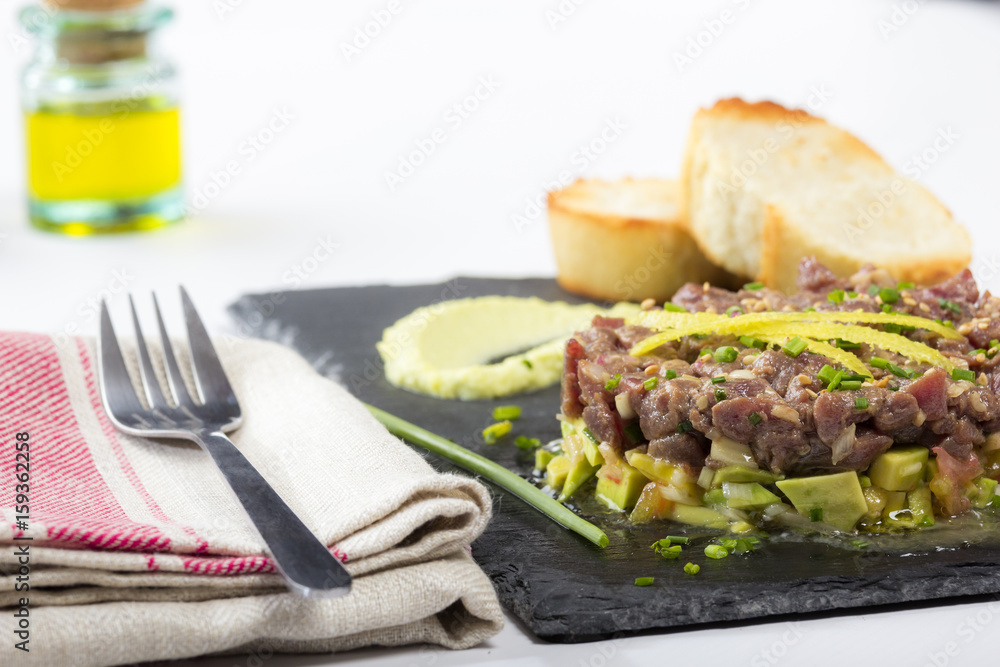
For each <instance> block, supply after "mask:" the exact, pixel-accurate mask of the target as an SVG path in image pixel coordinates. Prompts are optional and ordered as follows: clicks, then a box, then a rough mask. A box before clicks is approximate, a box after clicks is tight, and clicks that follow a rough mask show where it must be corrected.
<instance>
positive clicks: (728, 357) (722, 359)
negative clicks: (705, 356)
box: [715, 345, 739, 364]
mask: <svg viewBox="0 0 1000 667" xmlns="http://www.w3.org/2000/svg"><path fill="white" fill-rule="evenodd" d="M738 355H739V352H737V351H736V348H735V347H731V346H729V345H726V346H725V347H720V348H719V349H717V350H716V351H715V360H716V361H718V362H719V363H720V364H728V363H729V362H732V361H736V357H737V356H738Z"/></svg>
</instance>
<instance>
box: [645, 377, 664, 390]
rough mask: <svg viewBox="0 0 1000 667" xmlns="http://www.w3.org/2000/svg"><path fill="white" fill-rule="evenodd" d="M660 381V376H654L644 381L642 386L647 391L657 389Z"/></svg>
mask: <svg viewBox="0 0 1000 667" xmlns="http://www.w3.org/2000/svg"><path fill="white" fill-rule="evenodd" d="M659 381H660V378H658V377H655V376H654V377H651V378H649V379H648V380H646V381H645V382H643V383H642V386H643V388H644V389H645V390H646V391H652V390H653V389H656V385H657V384H658V383H659Z"/></svg>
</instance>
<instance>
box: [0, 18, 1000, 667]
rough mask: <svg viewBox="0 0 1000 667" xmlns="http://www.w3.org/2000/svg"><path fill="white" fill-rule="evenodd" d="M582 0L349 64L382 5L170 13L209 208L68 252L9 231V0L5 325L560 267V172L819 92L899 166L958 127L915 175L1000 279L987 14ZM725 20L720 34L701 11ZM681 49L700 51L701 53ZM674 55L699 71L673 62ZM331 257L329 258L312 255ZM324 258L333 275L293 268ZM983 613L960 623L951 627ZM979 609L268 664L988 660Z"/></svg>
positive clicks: (992, 40) (37, 325) (664, 154)
mask: <svg viewBox="0 0 1000 667" xmlns="http://www.w3.org/2000/svg"><path fill="white" fill-rule="evenodd" d="M578 2H580V4H579V6H577V5H575V4H573V3H572V2H571V1H570V0H565V1H564V2H562V3H561V4H560V2H559V0H536V1H529V0H517V1H509V0H508V1H507V2H499V1H495V2H473V1H469V0H466V1H460V0H454V1H450V2H448V1H440V0H414V1H413V2H406V1H405V0H403V1H402V2H400V4H399V5H398V12H397V13H396V14H395V15H392V18H391V21H389V22H388V24H387V25H386V26H385V27H384V28H381V29H380V30H378V31H375V30H374V29H372V30H371V32H373V33H374V32H377V34H376V35H375V36H374V37H372V38H370V40H369V43H368V44H367V45H365V46H364V48H362V49H360V53H355V54H353V55H351V56H350V57H349V58H348V56H347V55H345V53H344V47H343V45H344V44H350V43H351V41H352V40H354V39H355V37H356V29H361V30H364V28H365V25H366V23H368V22H369V21H371V20H372V16H373V14H372V13H373V12H378V11H383V10H385V9H386V8H387V7H388V6H389V3H388V0H379V1H375V2H370V1H365V2H319V1H318V0H313V1H306V0H285V1H284V2H280V3H279V2H268V3H265V2H263V0H242V1H240V0H229V2H228V5H224V4H223V2H213V1H210V0H200V1H195V0H176V1H175V2H174V3H173V4H174V5H175V6H176V7H177V9H178V20H177V21H176V23H175V24H174V25H173V27H172V28H171V29H170V31H169V34H168V35H166V37H167V39H166V47H167V49H168V51H169V52H170V53H171V54H172V56H173V58H174V59H175V61H176V62H177V63H178V64H179V65H180V67H181V70H182V74H183V86H184V118H183V120H184V134H185V137H184V139H185V143H184V148H185V163H186V173H187V177H186V180H187V186H188V197H189V200H190V201H191V203H192V204H193V205H195V206H197V207H198V208H203V210H202V211H201V212H200V213H199V214H198V215H197V216H196V217H194V218H193V219H190V220H188V221H186V222H184V223H182V224H179V225H176V226H175V227H172V228H169V229H166V230H163V231H160V232H157V233H152V234H146V235H133V236H121V237H113V238H86V239H76V238H61V237H58V236H54V235H50V234H45V233H41V232H37V231H34V230H32V229H30V228H29V227H28V224H27V222H26V220H25V210H24V204H23V191H24V169H23V148H22V140H23V134H22V127H21V119H20V111H19V107H18V101H17V98H18V95H17V83H16V82H17V77H18V72H19V69H20V67H21V65H22V63H23V61H24V60H25V58H26V57H27V55H28V53H27V50H25V49H19V48H17V46H16V43H17V41H18V40H17V39H16V36H17V35H18V34H19V33H20V29H19V28H18V27H17V25H16V23H15V20H14V10H15V3H12V2H5V3H3V5H2V10H0V40H2V43H0V54H2V55H0V327H2V328H4V329H20V330H32V331H46V332H52V333H60V332H67V331H73V330H77V329H78V330H80V331H82V332H84V333H93V330H94V329H93V325H94V321H95V318H94V316H95V313H96V310H95V303H96V299H97V298H99V297H100V296H111V297H112V305H113V307H115V308H116V309H117V311H118V312H119V313H121V307H122V298H121V296H122V293H123V290H122V285H121V283H122V281H123V280H124V282H125V283H127V285H126V287H127V289H128V290H131V291H134V292H137V293H139V294H145V293H146V292H148V291H149V290H150V289H154V288H155V289H159V290H167V289H173V288H174V286H176V285H177V284H178V283H184V284H185V285H187V286H188V287H189V289H190V290H191V291H192V293H193V295H194V298H195V300H196V302H197V303H198V304H199V306H200V308H201V311H202V313H203V315H204V316H205V318H206V319H207V320H208V321H209V324H210V326H211V327H212V328H214V329H216V330H220V331H221V330H224V329H225V328H227V327H230V326H231V323H230V322H229V320H228V318H227V316H226V314H225V312H224V307H225V305H226V304H228V303H229V302H231V301H232V300H233V299H235V298H236V297H237V296H239V295H240V294H241V293H244V292H247V291H264V290H271V289H276V288H289V287H293V286H299V287H321V286H327V285H347V284H367V283H384V282H390V283H408V282H421V281H430V280H435V281H436V280H439V279H442V278H447V277H450V276H454V275H456V274H464V275H470V274H471V275H484V276H487V275H488V276H525V275H552V274H553V273H554V270H555V267H554V263H553V259H552V256H551V246H550V242H549V240H548V231H547V228H546V223H545V218H544V214H541V215H533V211H532V210H531V206H532V205H531V202H532V201H533V200H535V201H537V200H539V197H540V196H542V195H544V190H545V188H546V183H550V182H552V181H553V180H554V179H556V178H557V177H559V175H560V172H568V173H564V174H563V176H571V177H574V178H575V177H576V176H579V175H586V176H595V175H596V176H603V177H608V178H619V177H622V176H626V175H635V176H662V177H672V176H675V175H676V174H677V170H678V167H679V163H680V155H681V150H682V147H683V143H684V140H685V135H686V132H687V125H688V122H689V120H690V117H691V115H692V113H693V112H694V111H695V110H696V109H697V108H698V107H699V106H701V105H706V104H710V103H712V102H713V101H714V100H715V99H717V98H720V97H726V96H732V95H739V96H742V97H745V98H747V99H753V100H755V99H761V98H768V99H773V100H776V101H779V102H782V103H785V104H788V105H800V106H801V105H810V104H811V105H813V106H814V107H815V109H816V111H817V112H818V113H819V114H820V115H823V116H826V117H828V118H829V119H831V120H833V121H834V122H836V123H838V124H841V125H843V126H845V127H847V128H849V129H850V130H852V131H854V132H855V133H856V134H858V135H859V136H860V137H861V138H862V139H864V140H865V141H867V142H868V143H870V144H871V145H872V146H873V147H874V148H875V149H876V150H878V151H879V152H881V153H882V154H883V155H885V156H886V158H887V159H888V160H889V161H890V162H892V163H893V164H895V165H896V166H898V167H899V168H901V169H904V168H907V169H912V168H914V167H916V165H915V163H913V162H912V161H911V160H912V158H913V156H914V155H919V154H921V153H923V152H924V151H925V150H928V149H931V148H932V146H933V144H934V140H935V138H936V137H937V136H938V134H939V132H941V131H948V130H949V129H950V131H951V133H953V134H956V135H957V139H956V140H955V141H954V143H953V144H951V145H950V146H948V147H947V150H945V151H944V152H939V153H936V154H930V156H931V157H933V158H934V160H933V164H930V165H927V166H926V168H920V167H917V168H918V169H920V180H921V182H923V183H924V184H926V185H927V186H928V187H929V188H930V189H931V190H932V191H933V192H935V193H936V194H937V195H938V196H939V197H940V198H941V199H942V200H943V201H944V202H945V204H946V205H948V206H949V207H950V208H951V209H952V210H953V211H954V213H955V215H956V217H957V218H958V219H959V220H961V221H962V222H964V223H965V224H966V225H968V227H969V228H970V230H971V232H972V236H973V238H974V240H975V259H974V263H973V267H974V269H975V271H976V273H977V276H979V277H980V279H981V280H982V282H983V283H985V285H986V286H993V287H994V289H995V288H996V286H997V285H998V284H1000V271H997V270H994V269H992V268H991V266H992V265H993V264H994V263H998V262H1000V259H998V258H1000V252H998V241H1000V231H998V230H997V227H996V226H995V224H994V222H995V220H996V215H997V211H998V210H1000V188H998V187H997V185H996V182H995V181H996V177H997V163H996V156H998V155H1000V134H998V133H997V131H996V129H995V123H996V122H997V119H998V118H1000V91H998V83H997V82H998V74H1000V49H998V48H997V45H998V44H1000V7H998V6H997V5H996V4H995V3H992V2H986V1H980V2H973V1H959V0H952V1H943V0H941V1H933V0H927V1H925V2H916V1H915V0H908V1H907V2H902V1H899V2H883V1H875V0H838V1H837V2H832V1H826V2H816V1H803V0H799V1H798V2H793V1H792V0H750V1H748V2H747V1H743V0H739V1H733V0H722V1H720V0H712V1H710V2H680V1H677V0H673V1H669V2H652V1H650V2H639V1H629V2H611V1H610V0H591V1H589V2H587V1H581V0H578ZM226 7H228V8H229V9H231V11H225V8H226ZM560 7H562V8H563V9H564V12H563V13H562V14H560V13H559V12H560ZM723 10H727V11H728V12H730V14H728V15H726V16H727V18H731V21H730V22H729V23H726V24H718V23H715V21H716V20H717V19H719V17H720V16H722V12H723ZM711 27H714V28H715V33H716V34H714V35H713V34H712V32H711V31H710V28H711ZM720 27H721V30H720V29H719V28H720ZM691 40H700V41H701V43H702V44H703V45H704V46H702V47H700V53H699V52H698V51H697V50H695V48H694V47H691V43H692V42H691ZM362 44H363V42H362ZM689 48H690V49H691V50H690V51H688V54H689V55H690V56H691V61H690V62H687V63H680V64H679V62H678V58H677V54H684V53H685V51H687V50H688V49H689ZM484 77H485V78H486V79H488V80H492V81H494V82H496V84H497V85H496V88H495V90H493V91H492V92H490V93H488V94H486V90H485V89H480V93H481V95H482V97H484V98H485V99H483V100H481V101H475V102H474V103H473V102H472V101H470V103H469V104H470V106H476V107H477V108H476V109H475V110H474V111H472V112H471V113H469V114H468V117H467V118H464V119H462V122H461V124H457V123H455V122H453V121H451V122H450V121H449V119H450V118H453V117H454V116H451V115H449V110H450V109H452V107H453V106H454V105H455V104H456V103H461V102H462V101H463V100H464V99H466V98H467V97H468V96H470V95H474V94H475V93H476V91H477V87H478V86H479V81H480V80H481V79H482V78H484ZM817 91H820V93H821V94H817ZM822 98H826V99H825V100H823V99H822ZM275 109H280V110H285V111H286V112H287V113H290V114H291V115H292V116H294V119H293V120H292V122H291V123H290V124H289V126H288V127H287V128H286V129H284V130H283V131H281V132H280V133H278V134H277V135H276V136H275V137H274V139H273V141H271V143H270V144H268V145H267V146H266V148H265V149H264V150H263V151H261V152H260V153H259V154H258V155H257V156H256V157H255V158H254V159H253V160H252V161H249V160H247V156H246V155H245V154H242V153H241V152H240V147H241V145H242V144H243V143H244V142H245V141H246V140H247V138H248V137H249V136H251V135H254V134H257V133H259V132H260V131H261V130H263V129H264V128H265V127H266V126H267V124H268V122H269V120H270V119H271V118H272V115H273V114H274V110H275ZM609 121H610V122H616V123H618V124H619V125H624V129H623V130H622V131H621V132H620V134H619V135H618V136H617V137H616V138H615V139H614V141H612V142H610V143H609V144H607V146H606V148H605V150H603V152H601V153H600V154H599V155H594V156H593V157H592V158H588V157H584V156H582V154H580V153H579V150H580V147H581V146H583V145H586V144H588V143H590V142H591V140H593V139H595V138H597V137H598V136H600V134H601V131H602V128H604V127H605V125H606V124H607V123H608V122H609ZM439 127H440V128H442V129H443V130H444V136H445V139H444V141H443V142H441V143H439V144H437V145H436V147H435V150H434V152H433V153H432V154H431V155H429V156H428V157H427V158H426V159H425V160H424V161H423V164H421V165H420V166H419V167H418V168H417V169H416V170H415V172H414V173H413V174H412V175H410V176H408V177H407V178H405V179H404V180H403V182H402V183H401V184H398V187H396V188H395V189H391V188H390V187H389V186H388V185H387V183H386V176H385V174H386V172H389V171H392V170H396V169H397V168H398V167H399V162H400V160H401V158H404V157H405V156H407V155H409V154H410V153H411V152H412V151H413V150H415V142H418V141H421V140H426V139H427V138H429V137H431V135H432V132H433V131H434V130H435V128H439ZM438 136H441V135H438ZM232 160H236V161H237V162H239V164H240V167H241V170H240V173H239V175H238V176H237V177H235V178H234V179H232V182H231V183H230V184H229V185H228V186H227V187H224V188H222V189H221V191H218V192H217V194H216V196H215V197H214V198H212V199H211V200H210V201H208V202H207V206H206V205H205V204H206V201H205V200H198V199H196V198H195V196H196V194H197V193H202V194H204V193H205V192H206V186H207V185H209V184H211V183H212V174H213V172H218V171H220V170H222V169H224V168H225V166H226V164H227V163H228V162H230V161H232ZM911 173H912V172H911ZM208 192H210V193H211V192H216V191H215V190H213V189H211V188H209V190H208ZM516 215H522V216H524V221H525V222H526V224H523V223H522V224H520V225H518V224H516V223H515V221H514V217H515V216H516ZM324 244H326V245H329V244H336V246H337V248H336V250H335V251H334V252H333V253H332V254H330V255H328V256H327V255H325V254H324V253H323V252H322V251H320V252H319V253H317V249H318V248H321V247H322V246H323V245H324ZM317 254H318V255H319V256H322V257H326V258H325V260H323V261H313V260H311V259H310V258H313V257H315V256H317ZM308 269H312V271H311V272H307V270H308ZM296 270H299V271H300V273H301V275H304V276H305V277H304V278H302V277H298V278H297V277H296V273H295V271H296ZM116 276H117V277H116ZM296 280H298V281H299V282H298V284H297V285H296ZM121 314H123V313H121ZM345 316H349V314H345ZM976 614H979V615H980V620H979V622H980V623H985V625H984V626H978V625H977V626H975V627H982V629H981V630H979V631H977V630H975V629H974V626H973V625H970V624H969V621H968V620H967V618H970V617H971V618H973V619H974V618H975V616H976ZM997 615H1000V603H996V602H995V603H992V605H990V604H987V603H980V604H974V605H973V604H964V605H957V606H949V607H939V608H933V609H922V610H914V611H905V612H892V613H866V614H864V615H854V616H845V617H840V618H832V619H823V620H808V621H802V622H801V623H798V624H797V625H795V626H792V625H790V624H789V622H787V621H781V622H777V623H763V624H755V625H748V626H744V627H731V628H726V629H710V630H692V631H685V632H679V633H673V634H669V635H656V636H651V637H642V638H633V639H629V640H624V641H620V642H616V643H615V644H613V645H599V644H586V645H576V646H555V645H544V644H540V643H538V642H536V641H534V640H532V639H531V638H530V637H529V636H528V635H526V634H525V633H524V632H523V631H522V630H521V628H520V627H519V626H518V625H517V623H516V622H514V621H511V622H510V623H508V626H507V628H506V629H505V630H504V631H503V633H502V634H501V635H500V636H499V637H497V638H495V639H493V640H492V641H490V642H488V643H487V644H486V645H484V646H482V647H480V648H477V649H474V650H472V651H468V652H462V653H446V652H428V651H426V650H418V649H416V648H412V649H406V650H395V651H383V650H375V651H365V652H362V653H352V654H346V655H344V656H338V657H334V658H330V657H313V658H287V659H286V658H272V659H270V660H268V661H267V664H268V665H275V666H276V665H279V664H282V665H283V664H288V665H293V664H294V665H320V664H332V663H335V662H341V661H355V660H356V661H364V662H378V663H380V664H381V663H385V664H393V665H401V666H402V665H414V666H427V667H429V666H430V665H452V664H466V663H469V662H473V661H483V662H490V663H493V664H498V665H503V664H515V663H516V664H542V663H546V664H565V665H578V664H583V665H594V666H595V667H599V666H600V665H602V664H623V665H624V664H638V663H640V662H641V663H642V664H654V663H655V664H659V663H660V662H662V661H663V660H665V659H668V658H670V659H672V658H684V659H697V660H701V661H710V662H724V663H725V664H727V665H741V664H750V665H770V664H790V665H791V664H813V665H827V664H836V663H840V662H841V661H843V660H849V661H859V660H864V661H865V662H875V661H881V663H882V664H887V665H923V664H935V663H936V664H937V665H939V667H940V666H941V665H944V664H971V663H972V662H973V661H974V660H975V661H978V662H979V663H980V664H991V663H992V662H993V661H995V656H996V649H995V641H993V640H991V636H995V635H996V634H997V632H998V631H1000V622H998V621H997V620H996V617H997ZM973 623H976V621H975V620H973ZM797 633H798V634H797ZM949 642H953V643H954V646H953V647H951V648H952V649H953V650H952V653H953V654H955V655H953V656H947V655H945V650H946V647H947V645H948V644H949ZM768 651H773V653H770V654H768V653H766V652H768ZM609 654H611V655H610V657H606V656H608V655H609ZM779 654H780V657H778V656H779ZM984 660H985V661H988V662H986V663H984V662H983V661H984ZM807 661H808V662H807ZM204 664H212V665H216V664H217V665H220V666H221V665H244V664H253V661H248V658H247V657H246V656H243V657H239V658H234V659H226V660H219V661H212V662H211V663H204Z"/></svg>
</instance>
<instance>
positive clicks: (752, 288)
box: [743, 282, 764, 292]
mask: <svg viewBox="0 0 1000 667" xmlns="http://www.w3.org/2000/svg"><path fill="white" fill-rule="evenodd" d="M743 289H745V290H746V291H748V292H756V291H758V290H762V289H764V283H758V282H753V283H747V284H746V285H744V286H743Z"/></svg>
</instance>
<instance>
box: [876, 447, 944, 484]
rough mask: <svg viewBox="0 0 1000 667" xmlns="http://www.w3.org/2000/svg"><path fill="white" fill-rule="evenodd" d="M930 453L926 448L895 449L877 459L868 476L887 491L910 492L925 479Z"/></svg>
mask: <svg viewBox="0 0 1000 667" xmlns="http://www.w3.org/2000/svg"><path fill="white" fill-rule="evenodd" d="M929 453H930V452H929V450H928V449H927V448H926V447H919V446H918V447H893V448H892V449H890V450H889V451H887V452H886V453H884V454H882V455H881V456H879V457H878V458H877V459H875V461H874V463H872V465H871V467H870V468H869V469H868V476H869V477H870V478H871V480H872V484H874V485H875V486H881V487H882V488H883V489H885V490H886V491H909V490H910V489H912V488H914V487H915V486H916V484H917V482H919V481H920V480H921V479H922V478H923V475H924V466H925V465H927V458H928V454H929Z"/></svg>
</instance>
